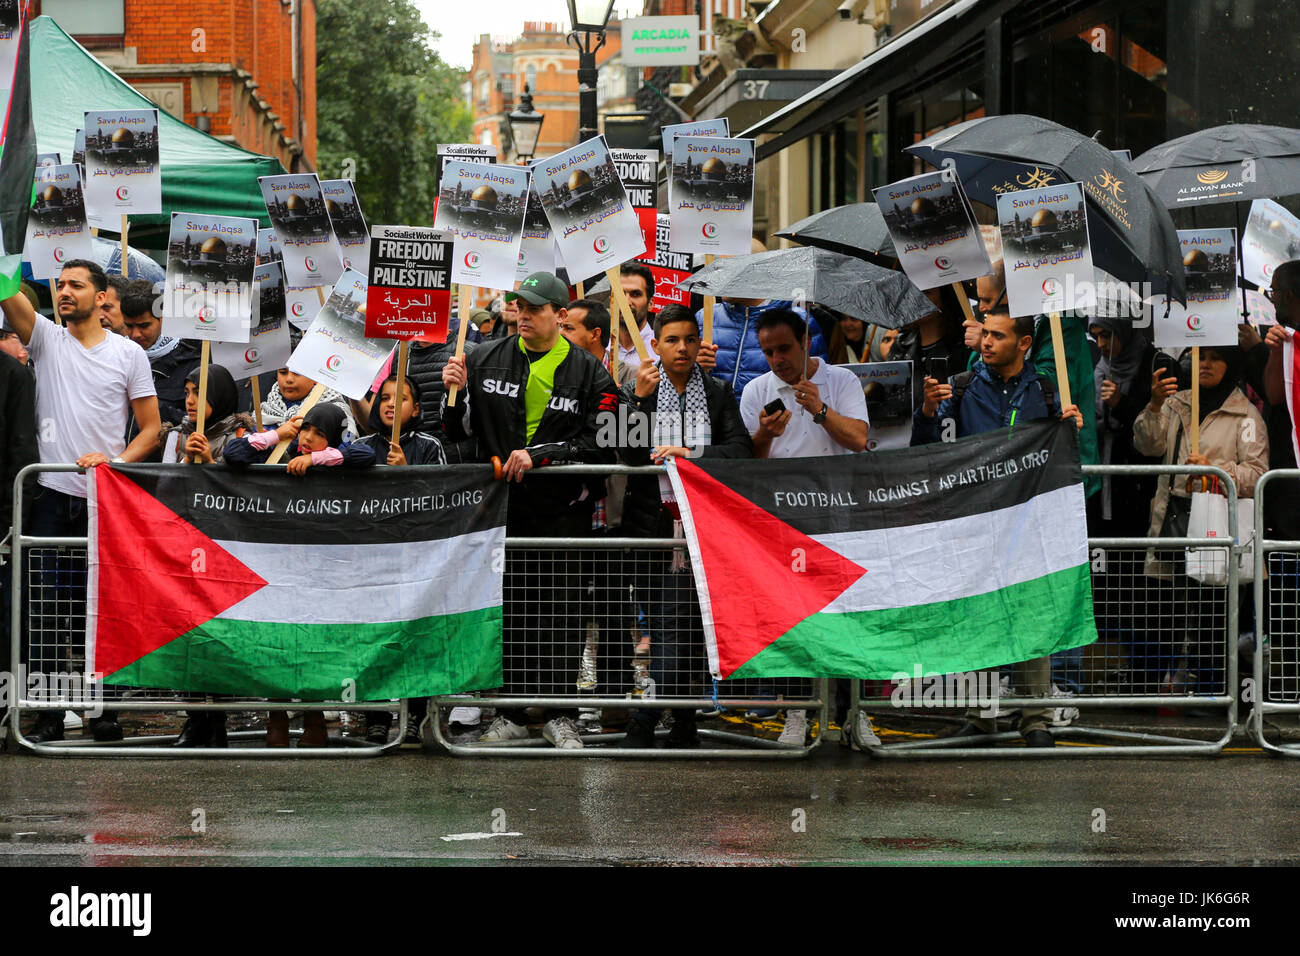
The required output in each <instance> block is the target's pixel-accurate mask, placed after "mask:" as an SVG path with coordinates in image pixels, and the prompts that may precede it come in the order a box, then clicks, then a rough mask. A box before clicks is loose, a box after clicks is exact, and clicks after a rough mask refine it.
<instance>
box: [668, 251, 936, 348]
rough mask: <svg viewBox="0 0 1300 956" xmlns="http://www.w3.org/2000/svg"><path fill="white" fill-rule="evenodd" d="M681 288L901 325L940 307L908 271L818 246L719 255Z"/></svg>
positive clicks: (883, 325) (890, 326)
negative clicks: (793, 302) (796, 303)
mask: <svg viewBox="0 0 1300 956" xmlns="http://www.w3.org/2000/svg"><path fill="white" fill-rule="evenodd" d="M677 288H679V289H685V290H687V291H689V292H696V293H699V294H701V295H710V296H719V297H721V296H731V297H733V298H742V299H802V300H804V301H806V302H810V303H811V302H817V303H819V304H821V305H824V306H826V307H827V308H830V309H834V310H836V311H837V312H843V313H844V314H846V315H851V316H853V317H854V318H858V319H862V320H863V321H866V322H870V323H872V324H873V325H878V326H880V327H881V328H886V329H901V328H902V327H903V326H905V325H910V324H912V323H913V322H916V321H918V320H920V319H923V318H925V316H927V315H929V314H930V313H931V312H933V311H934V310H935V308H934V304H933V303H932V302H931V301H930V300H929V299H928V298H926V296H925V294H924V293H922V292H921V290H920V289H918V288H917V287H916V286H914V285H912V281H911V280H910V279H909V278H908V277H907V276H906V275H905V274H904V273H902V272H895V271H894V270H892V269H885V268H882V267H880V266H876V265H872V264H871V263H870V262H866V261H865V260H863V259H858V258H855V257H853V256H846V255H843V254H841V253H838V252H831V251H829V250H827V249H815V248H812V247H802V248H798V249H778V250H776V251H774V252H758V253H752V254H750V255H747V256H733V257H731V258H729V259H719V260H718V261H716V262H714V263H712V264H710V265H707V266H705V267H704V268H703V269H701V270H700V271H699V272H697V273H695V274H694V275H692V276H690V277H689V278H686V279H683V280H682V281H681V282H679V283H678V284H677Z"/></svg>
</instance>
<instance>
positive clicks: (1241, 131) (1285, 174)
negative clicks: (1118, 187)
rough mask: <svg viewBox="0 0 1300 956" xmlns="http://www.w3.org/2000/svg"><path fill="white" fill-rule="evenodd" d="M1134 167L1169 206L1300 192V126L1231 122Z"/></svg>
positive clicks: (1150, 154) (1158, 150)
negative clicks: (1298, 127)
mask: <svg viewBox="0 0 1300 956" xmlns="http://www.w3.org/2000/svg"><path fill="white" fill-rule="evenodd" d="M1133 168H1134V169H1135V170H1137V172H1138V175H1140V176H1141V177H1142V180H1143V181H1144V182H1145V183H1146V184H1147V185H1148V186H1150V187H1151V189H1152V190H1153V191H1154V192H1155V194H1156V197H1157V198H1159V199H1160V201H1161V202H1163V203H1164V204H1165V206H1166V207H1167V208H1169V209H1189V208H1195V207H1196V206H1206V205H1212V204H1214V203H1222V202H1249V201H1250V200H1252V199H1276V198H1277V197H1279V196H1290V195H1294V194H1296V193H1300V129H1289V128H1287V127H1285V126H1262V125H1260V124H1258V123H1230V124H1228V125H1227V126H1215V127H1213V128H1211V129H1203V130H1200V131H1199V132H1196V133H1188V134H1187V135H1186V136H1179V137H1178V138H1177V139H1171V140H1170V141H1169V142H1167V143H1161V144H1160V145H1159V146H1156V147H1153V148H1152V149H1149V150H1147V151H1146V152H1145V153H1143V154H1142V155H1141V156H1139V157H1138V158H1137V159H1135V160H1133Z"/></svg>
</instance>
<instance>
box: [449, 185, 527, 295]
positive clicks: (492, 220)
mask: <svg viewBox="0 0 1300 956" xmlns="http://www.w3.org/2000/svg"><path fill="white" fill-rule="evenodd" d="M530 178H531V177H530V176H529V172H528V170H527V169H526V168H524V167H522V166H502V165H497V164H494V163H466V162H461V161H460V160H452V161H451V162H448V163H447V165H446V166H445V167H444V169H443V171H442V188H441V189H440V190H439V192H438V214H437V216H436V217H435V219H434V223H433V227H434V228H435V229H437V230H439V231H442V232H450V233H452V234H453V235H454V236H455V244H454V249H455V251H454V253H453V258H452V272H451V281H452V282H457V283H465V284H466V285H471V286H479V287H482V286H487V287H491V288H498V289H512V288H514V284H515V269H516V267H517V266H518V263H519V242H520V239H521V235H522V233H523V226H524V212H525V211H526V210H527V208H528V183H529V180H530Z"/></svg>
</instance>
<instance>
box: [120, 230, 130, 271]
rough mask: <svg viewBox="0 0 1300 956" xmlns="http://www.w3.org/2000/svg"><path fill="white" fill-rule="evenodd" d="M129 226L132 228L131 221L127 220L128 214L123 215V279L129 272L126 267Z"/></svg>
mask: <svg viewBox="0 0 1300 956" xmlns="http://www.w3.org/2000/svg"><path fill="white" fill-rule="evenodd" d="M129 228H130V223H128V222H127V220H126V216H123V217H122V278H123V279H125V278H126V272H127V269H126V233H127V229H129Z"/></svg>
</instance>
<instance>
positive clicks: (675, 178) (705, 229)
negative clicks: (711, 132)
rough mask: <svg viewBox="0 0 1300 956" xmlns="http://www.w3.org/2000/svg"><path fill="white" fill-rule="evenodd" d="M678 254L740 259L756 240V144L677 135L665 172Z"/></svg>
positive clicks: (750, 141) (747, 141)
mask: <svg viewBox="0 0 1300 956" xmlns="http://www.w3.org/2000/svg"><path fill="white" fill-rule="evenodd" d="M668 214H669V216H670V217H671V219H672V230H671V232H670V238H671V245H672V248H673V249H674V250H675V251H677V252H694V253H703V254H705V255H709V254H712V255H723V256H728V255H731V256H738V255H745V254H747V253H748V252H749V251H750V248H751V241H752V240H753V236H754V141H753V140H752V139H724V138H721V137H713V136H679V137H677V139H676V140H674V141H673V152H672V168H671V169H670V170H669V172H668Z"/></svg>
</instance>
